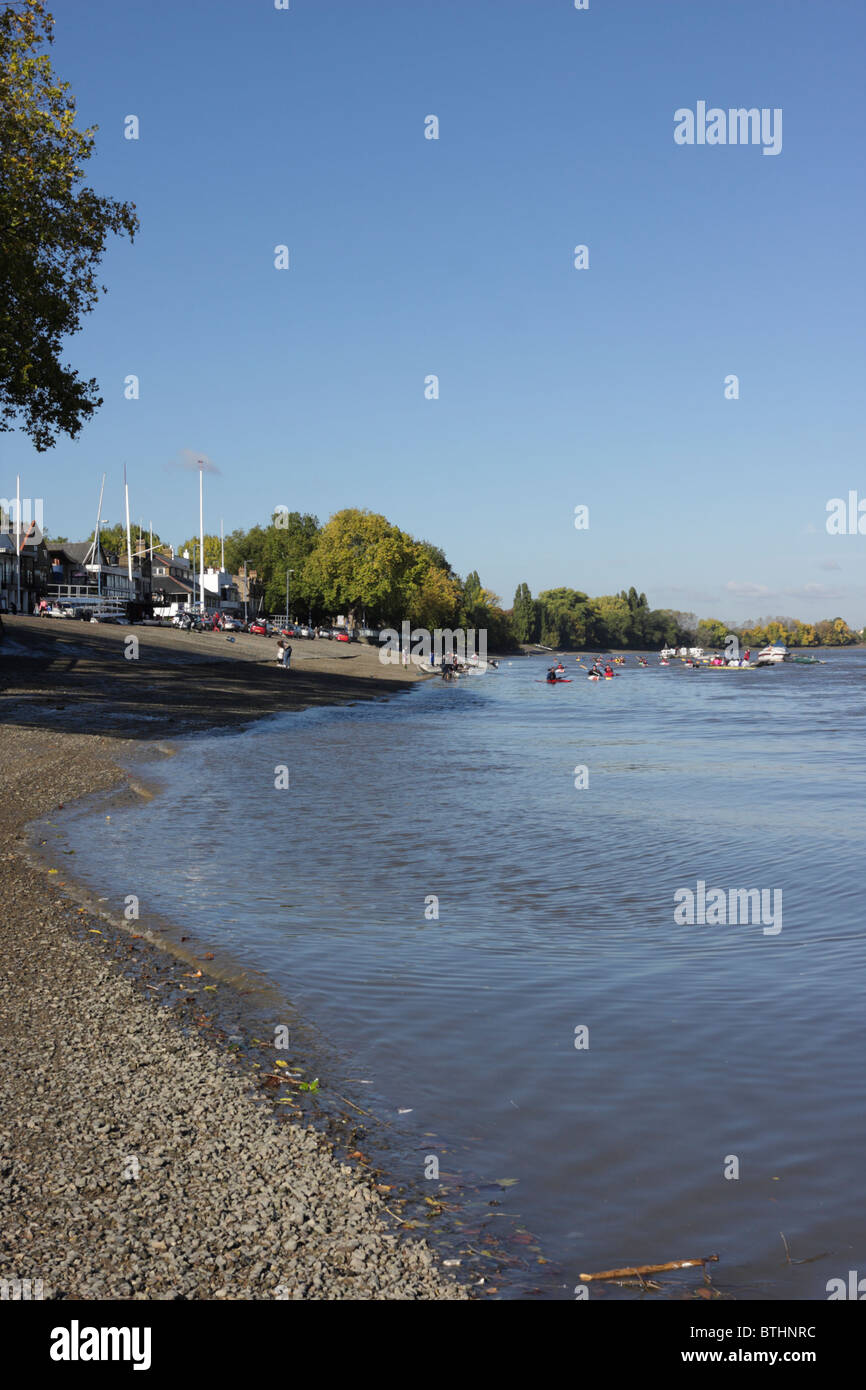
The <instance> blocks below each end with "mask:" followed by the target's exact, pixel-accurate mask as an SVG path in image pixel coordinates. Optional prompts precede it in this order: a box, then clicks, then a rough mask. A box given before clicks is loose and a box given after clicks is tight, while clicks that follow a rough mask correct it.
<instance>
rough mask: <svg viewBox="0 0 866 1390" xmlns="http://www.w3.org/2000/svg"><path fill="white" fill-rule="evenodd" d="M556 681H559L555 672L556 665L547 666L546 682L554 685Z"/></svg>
mask: <svg viewBox="0 0 866 1390" xmlns="http://www.w3.org/2000/svg"><path fill="white" fill-rule="evenodd" d="M558 681H559V677H558V676H557V674H556V667H555V666H550V667H549V668H548V671H547V684H548V685H556V684H557V683H558Z"/></svg>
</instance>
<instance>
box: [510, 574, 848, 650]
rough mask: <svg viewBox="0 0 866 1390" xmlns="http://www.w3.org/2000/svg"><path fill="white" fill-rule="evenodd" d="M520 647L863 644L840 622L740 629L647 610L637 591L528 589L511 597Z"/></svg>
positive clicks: (762, 622)
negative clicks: (592, 593)
mask: <svg viewBox="0 0 866 1390" xmlns="http://www.w3.org/2000/svg"><path fill="white" fill-rule="evenodd" d="M509 616H510V619H511V628H512V631H513V633H514V635H515V637H516V638H517V640H518V641H520V642H541V643H543V644H544V645H545V646H547V647H560V648H568V649H571V650H573V651H581V650H597V649H601V648H611V649H613V648H628V647H631V648H636V649H638V650H640V649H641V648H645V649H647V650H654V649H655V648H656V647H663V646H667V647H679V646H699V647H704V648H718V649H722V648H724V646H725V643H726V641H727V639H728V637H729V636H731V635H732V634H733V635H734V636H736V637H737V638H738V639H739V640H740V642H741V643H742V644H743V645H745V646H749V647H757V648H760V647H765V646H767V645H768V644H769V643H771V642H782V643H784V644H785V645H786V646H788V647H846V646H851V645H852V644H854V643H856V642H859V641H861V638H860V635H859V634H858V633H857V632H854V631H852V629H851V628H849V626H848V624H847V623H846V622H845V620H844V618H824V619H822V621H821V622H818V623H804V622H801V621H800V620H799V618H760V619H758V620H757V621H755V622H751V621H750V622H748V623H746V624H744V625H743V626H742V627H737V626H736V625H731V624H730V623H723V622H721V621H720V620H719V619H717V618H702V619H700V620H698V618H697V617H696V616H695V614H694V613H682V612H679V611H677V610H674V609H670V608H650V606H649V604H648V603H647V599H646V595H645V594H639V593H638V592H637V590H636V589H629V590H628V592H626V591H625V590H623V591H622V593H619V594H615V595H605V596H603V597H602V598H588V597H587V595H586V594H582V593H579V592H578V591H577V590H575V589H548V590H546V591H545V592H543V593H540V594H539V595H538V597H537V598H535V599H534V598H533V597H532V595H531V593H530V592H529V588H528V586H527V585H526V584H521V585H519V587H518V589H517V592H516V593H515V595H514V608H513V609H512V612H511V614H510V615H509Z"/></svg>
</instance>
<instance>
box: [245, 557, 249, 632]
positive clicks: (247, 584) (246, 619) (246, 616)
mask: <svg viewBox="0 0 866 1390" xmlns="http://www.w3.org/2000/svg"><path fill="white" fill-rule="evenodd" d="M249 596H250V585H249V580H248V579H247V562H246V560H244V622H245V623H248V622H249V614H248V611H247V609H248V604H249Z"/></svg>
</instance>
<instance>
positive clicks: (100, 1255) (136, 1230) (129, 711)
mask: <svg viewBox="0 0 866 1390" xmlns="http://www.w3.org/2000/svg"><path fill="white" fill-rule="evenodd" d="M70 629H73V630H70ZM134 635H136V636H138V637H139V638H140V643H141V653H142V655H141V658H140V664H138V665H137V666H136V665H135V664H134V663H133V662H129V661H126V660H124V658H123V655H122V651H121V650H120V644H121V643H122V642H123V639H124V638H125V637H128V636H129V630H128V629H127V630H123V629H120V630H97V631H95V632H94V631H93V630H92V629H89V628H85V625H83V624H78V623H75V624H63V625H61V624H60V623H56V624H52V623H50V622H47V621H43V622H42V623H40V622H39V621H37V620H29V619H19V620H14V619H13V620H11V621H8V622H7V624H6V635H5V640H4V643H3V648H4V650H2V653H0V684H2V690H0V708H2V724H0V760H2V768H3V796H2V799H0V828H2V845H3V850H2V854H3V872H2V875H0V941H2V957H3V970H2V977H0V1217H2V1219H0V1280H4V1279H5V1280H30V1281H31V1284H32V1285H34V1286H37V1285H38V1288H39V1291H40V1293H41V1296H42V1297H44V1298H46V1299H94V1300H107V1299H241V1300H245V1299H274V1298H285V1299H298V1300H310V1299H320V1300H342V1299H437V1300H438V1299H446V1300H453V1299H465V1298H467V1297H469V1296H470V1295H469V1293H468V1291H467V1290H466V1288H465V1287H463V1286H461V1285H460V1284H458V1283H457V1282H456V1281H455V1280H454V1279H453V1278H452V1277H451V1275H450V1273H449V1272H448V1271H446V1270H444V1269H443V1268H442V1267H441V1265H440V1263H439V1262H438V1261H437V1259H436V1257H435V1255H434V1252H433V1251H432V1250H431V1249H430V1248H429V1246H428V1245H427V1243H426V1242H425V1241H423V1240H418V1239H411V1238H406V1237H404V1236H403V1235H402V1234H400V1233H399V1225H400V1223H399V1221H396V1220H394V1219H393V1217H392V1216H391V1214H389V1213H388V1211H387V1209H386V1205H385V1201H384V1199H383V1197H382V1196H381V1194H380V1193H379V1192H378V1191H377V1190H376V1187H375V1184H374V1183H373V1182H372V1180H371V1179H370V1178H369V1177H368V1176H367V1175H365V1174H364V1173H363V1172H362V1171H360V1170H359V1169H358V1168H357V1167H353V1166H351V1165H350V1164H348V1163H345V1162H343V1161H341V1159H340V1158H339V1157H338V1156H337V1155H336V1153H335V1151H334V1150H333V1148H332V1147H331V1146H330V1144H329V1143H328V1142H327V1141H326V1140H325V1139H323V1137H322V1136H321V1135H320V1134H319V1133H318V1132H317V1131H316V1130H314V1129H313V1128H312V1127H310V1126H307V1125H305V1124H304V1123H302V1122H291V1121H285V1120H283V1121H282V1122H280V1121H279V1120H278V1118H277V1117H276V1116H274V1115H273V1114H272V1113H269V1112H268V1111H267V1110H266V1109H264V1108H263V1106H262V1104H261V1102H260V1100H259V1099H258V1098H257V1097H256V1095H255V1094H254V1091H253V1089H252V1087H251V1084H250V1082H249V1079H248V1078H246V1077H245V1076H243V1075H241V1074H239V1071H238V1068H237V1066H236V1065H235V1061H234V1058H233V1057H232V1056H231V1054H228V1053H226V1051H225V1050H224V1049H221V1048H220V1047H219V1046H217V1045H216V1044H215V1043H214V1041H213V1040H211V1039H209V1038H208V1037H207V1036H205V1035H204V1034H203V1033H202V1032H196V1031H191V1030H189V1029H188V1028H185V1027H183V1026H182V1025H181V1022H180V1020H179V1019H178V1017H177V1016H176V1014H175V1013H174V1012H173V1011H172V1009H170V1008H167V1007H166V1006H165V1005H164V1004H162V1003H161V1002H160V1001H159V1000H158V999H157V998H156V996H155V995H154V994H149V993H148V992H147V990H146V989H144V988H142V987H140V986H139V985H138V984H136V982H135V981H134V980H131V979H130V978H128V976H126V975H124V974H123V973H122V972H121V971H120V970H119V969H118V968H117V966H116V965H115V963H114V960H113V958H112V957H111V955H110V953H108V952H107V950H106V944H107V943H106V936H107V934H108V933H107V929H106V926H105V923H104V922H102V921H99V922H98V923H95V922H94V921H93V919H91V918H90V917H89V916H88V915H87V913H86V912H85V911H84V910H83V909H81V908H80V907H78V906H76V900H75V898H74V897H73V896H72V894H71V891H70V890H71V887H72V885H71V883H70V880H69V879H68V878H67V877H66V876H65V870H64V869H58V868H57V867H56V866H53V867H47V866H45V865H41V864H39V863H38V861H36V860H34V858H33V856H32V854H31V853H30V852H29V846H28V837H27V835H26V831H25V827H26V826H27V825H28V823H30V822H31V821H33V820H34V819H35V818H37V817H40V816H43V815H45V814H46V813H48V812H51V813H54V812H58V813H62V810H63V809H64V808H66V807H68V806H69V805H70V804H72V803H73V802H74V801H75V800H76V799H77V798H79V797H81V796H85V795H89V794H92V793H95V792H100V791H103V790H107V789H109V788H111V787H113V786H117V785H119V784H120V783H122V782H123V780H124V778H125V777H126V774H125V773H124V772H123V771H122V770H121V768H120V767H119V766H118V763H117V758H118V757H119V756H121V755H124V756H126V755H130V754H132V753H134V751H135V749H136V747H139V746H140V741H141V740H142V739H146V740H151V741H152V740H154V739H162V740H167V739H170V738H172V737H176V736H178V735H179V734H182V733H183V732H185V731H187V730H191V729H194V728H206V727H232V726H235V725H239V724H240V722H241V721H244V720H245V721H246V722H249V720H250V719H252V718H255V717H257V716H258V715H260V714H266V713H271V712H274V711H275V710H277V709H279V708H289V707H296V708H306V707H309V705H310V704H314V703H323V702H327V703H330V702H333V701H334V700H358V699H369V698H375V697H376V696H377V695H381V694H382V693H383V689H384V686H385V682H386V681H387V680H388V679H389V675H390V680H391V683H392V684H391V688H392V690H393V689H394V687H393V680H394V675H393V674H390V673H388V674H386V675H385V676H382V675H381V668H379V667H378V664H377V662H376V655H377V654H376V653H375V652H374V651H368V652H363V653H360V654H355V653H351V654H350V655H349V656H348V658H347V657H344V656H342V654H341V655H339V656H337V655H336V654H334V653H333V652H331V651H328V650H322V651H320V652H314V651H310V652H309V653H308V654H306V659H305V657H304V656H303V655H301V657H300V659H299V660H298V662H297V665H296V669H293V671H292V672H291V673H289V674H288V675H286V674H284V673H283V672H281V671H279V670H278V669H277V668H276V666H275V663H272V662H271V661H270V657H271V653H270V646H271V644H270V643H265V642H264V641H263V639H255V638H253V639H248V640H246V641H245V642H244V643H240V642H239V643H236V644H234V645H235V646H236V647H237V648H238V650H237V651H231V652H230V653H229V652H227V651H226V649H225V648H224V647H223V648H220V649H218V648H217V645H216V644H217V642H218V640H219V639H218V638H216V637H213V638H212V637H211V636H210V635H207V634H200V635H195V636H192V637H191V636H190V635H189V634H175V633H169V632H164V631H163V630H161V629H153V630H147V629H143V630H140V629H135V630H134ZM194 644H196V645H194ZM256 644H257V645H256ZM314 645H315V646H318V645H319V644H311V646H314ZM324 645H325V644H322V646H323V647H324ZM266 647H267V651H266V650H265V648H266ZM408 674H409V678H410V679H411V677H412V675H413V674H414V673H411V672H410V673H408ZM404 676H405V673H404ZM120 716H122V717H120ZM106 729H108V730H109V732H105V730H106ZM205 970H206V967H205Z"/></svg>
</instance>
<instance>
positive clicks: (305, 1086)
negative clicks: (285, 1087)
mask: <svg viewBox="0 0 866 1390" xmlns="http://www.w3.org/2000/svg"><path fill="white" fill-rule="evenodd" d="M318 1089H319V1078H318V1077H316V1078H315V1080H313V1081H299V1082H298V1090H300V1091H318Z"/></svg>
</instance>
